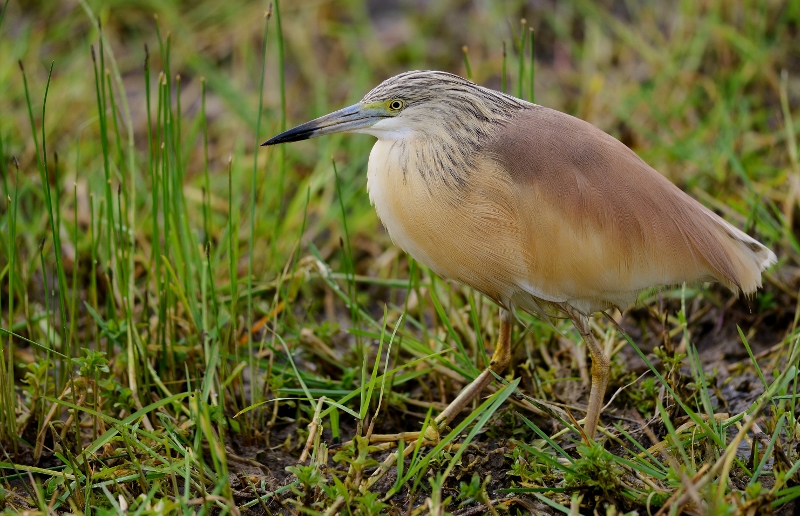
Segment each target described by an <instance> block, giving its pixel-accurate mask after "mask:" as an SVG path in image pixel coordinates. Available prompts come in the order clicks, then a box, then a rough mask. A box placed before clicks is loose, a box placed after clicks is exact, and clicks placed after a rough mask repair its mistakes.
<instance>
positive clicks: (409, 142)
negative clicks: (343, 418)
mask: <svg viewBox="0 0 800 516" xmlns="http://www.w3.org/2000/svg"><path fill="white" fill-rule="evenodd" d="M340 131H352V132H364V133H368V134H372V135H374V136H376V137H378V141H377V142H376V144H375V146H374V147H373V149H372V152H371V154H370V159H369V169H368V172H367V188H368V191H369V195H370V200H371V201H372V203H373V204H374V205H375V209H376V211H377V212H378V215H379V217H380V219H381V221H382V222H383V224H384V225H385V227H386V229H387V230H388V232H389V235H390V236H391V237H392V239H393V240H394V242H395V243H397V244H398V245H399V246H400V247H401V248H403V249H404V250H405V251H407V252H408V253H409V254H411V256H413V257H414V258H415V259H416V260H418V261H419V262H421V263H423V264H424V265H427V266H428V267H430V268H431V269H432V270H433V271H434V272H436V273H437V274H439V275H441V276H444V277H448V278H452V279H455V280H458V281H461V282H463V283H466V284H467V285H470V286H472V287H474V288H475V289H477V290H479V291H480V292H482V293H484V294H485V295H487V296H488V297H490V298H491V299H493V300H494V301H495V302H497V303H498V304H499V305H500V306H501V307H502V309H503V312H502V314H503V317H502V318H501V320H502V321H503V325H504V328H505V327H506V326H507V325H510V324H511V321H512V319H513V318H512V317H511V316H510V314H513V313H514V311H515V310H516V309H517V308H519V309H522V310H525V311H528V312H531V313H539V314H542V315H545V316H548V315H554V314H555V312H563V313H565V314H566V315H568V316H569V317H570V318H571V319H572V320H573V322H575V324H576V326H577V327H578V329H579V331H580V332H581V334H582V336H583V337H584V339H585V340H586V342H587V345H588V346H589V348H590V351H591V353H592V357H593V369H592V374H593V383H592V392H591V394H590V400H589V410H588V412H587V417H586V435H587V436H588V437H594V432H595V426H596V424H597V420H598V418H599V407H600V405H601V404H602V396H603V392H604V391H605V384H606V382H607V379H608V358H607V357H606V356H605V354H604V353H603V351H602V349H600V347H599V346H598V345H597V343H596V342H595V339H594V337H593V335H592V334H591V332H590V331H589V329H588V324H587V320H586V318H587V316H589V315H590V314H592V313H594V312H597V311H601V310H604V309H606V308H609V307H613V306H616V307H620V308H623V309H624V308H626V307H627V306H628V305H630V304H631V303H632V302H634V301H635V300H636V298H637V296H638V295H639V293H641V292H642V291H643V290H645V289H648V288H651V287H657V286H661V285H675V284H680V283H683V282H690V283H694V282H700V281H708V280H716V281H719V282H721V283H723V284H724V285H726V286H727V287H728V288H730V289H731V290H732V291H733V292H734V293H738V292H739V291H742V292H744V293H745V294H749V293H752V292H754V291H755V290H756V289H757V288H758V287H760V286H761V271H762V270H764V269H765V268H766V267H768V266H769V265H771V264H773V263H775V261H776V257H775V255H774V254H773V253H772V251H770V250H769V249H767V248H766V247H764V246H763V245H762V244H760V243H759V242H757V241H756V240H754V239H753V238H751V237H749V236H748V235H746V234H745V233H743V232H742V231H740V230H739V229H737V228H735V227H734V226H732V225H731V224H729V223H728V222H726V221H724V220H723V219H722V218H720V217H719V216H718V215H716V214H714V213H713V212H711V211H710V210H708V209H707V208H705V207H704V206H703V205H701V204H700V203H699V202H697V201H696V200H694V199H692V198H691V197H689V196H688V195H687V194H685V193H684V192H682V191H681V190H680V189H679V188H677V187H676V186H675V185H673V184H672V183H670V182H669V181H668V180H667V179H665V178H664V177H663V176H662V175H661V174H659V173H658V172H656V171H655V170H654V169H653V168H651V167H650V166H648V165H647V164H646V163H645V162H644V161H642V160H641V159H640V158H639V157H638V156H637V155H636V154H635V153H634V152H633V151H631V150H630V149H629V148H628V147H626V146H625V145H623V144H622V143H621V142H619V141H618V140H616V139H615V138H613V137H612V136H610V135H608V134H606V133H605V132H603V131H601V130H600V129H598V128H596V127H594V126H592V125H591V124H589V123H587V122H584V121H582V120H579V119H577V118H574V117H572V116H569V115H566V114H564V113H560V112H558V111H555V110H552V109H548V108H545V107H542V106H538V105H535V104H531V103H528V102H525V101H522V100H520V99H516V98H514V97H511V96H509V95H505V94H503V93H499V92H496V91H493V90H489V89H486V88H482V87H480V86H477V85H475V84H473V83H471V82H469V81H467V80H465V79H463V78H461V77H458V76H455V75H451V74H447V73H443V72H429V71H421V72H407V73H405V74H401V75H398V76H396V77H392V78H391V79H388V80H386V81H384V82H383V83H382V84H380V85H379V86H377V87H376V88H375V89H373V90H372V91H371V92H369V93H368V94H367V95H366V96H365V97H364V99H362V101H361V102H360V103H358V104H356V105H354V106H351V107H350V108H345V109H343V110H340V111H337V112H335V113H332V114H330V115H326V116H325V117H322V118H319V119H317V120H314V121H312V122H308V123H306V124H303V125H301V126H299V127H297V128H295V129H292V130H290V131H287V132H286V133H284V134H281V135H278V136H276V137H274V138H272V139H271V140H269V141H268V142H266V144H267V145H270V144H275V143H282V142H285V141H295V140H299V139H305V138H309V137H312V136H318V135H321V134H328V133H332V132H340ZM501 333H502V334H503V335H506V337H504V339H501V341H500V342H499V343H498V347H497V350H496V351H495V356H494V357H493V362H492V369H494V370H495V371H499V370H502V369H503V368H505V366H506V364H507V363H508V361H509V359H510V350H509V343H508V342H507V340H508V337H507V336H508V335H510V333H509V332H508V331H507V328H505V330H504V331H503V332H501ZM491 378H492V377H491V374H490V373H488V372H485V373H484V374H483V375H481V377H479V378H478V379H477V380H476V381H475V382H474V383H473V384H472V385H471V386H470V387H469V388H467V389H465V392H464V393H462V395H461V396H459V398H458V399H457V400H456V401H455V402H454V403H453V405H451V407H448V409H447V410H445V412H444V413H443V414H442V415H440V417H439V418H438V420H439V421H442V420H444V421H449V420H450V419H451V418H452V417H453V416H454V415H455V414H456V413H457V412H458V411H459V410H460V409H461V408H462V407H463V406H464V404H465V403H466V401H468V398H469V397H471V396H474V395H476V394H477V392H479V391H480V390H481V389H482V388H483V386H485V385H486V384H487V383H488V382H489V381H491ZM465 399H466V401H465Z"/></svg>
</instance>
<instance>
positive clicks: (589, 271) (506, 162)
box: [484, 106, 775, 311]
mask: <svg viewBox="0 0 800 516" xmlns="http://www.w3.org/2000/svg"><path fill="white" fill-rule="evenodd" d="M494 136H495V137H494V138H493V139H492V141H491V142H490V143H489V144H488V145H487V146H486V147H485V149H484V150H485V151H486V152H487V153H488V154H489V155H490V156H492V159H493V160H494V161H496V163H497V164H498V165H500V167H501V168H503V169H505V171H506V172H507V173H508V174H509V175H510V176H511V178H512V180H513V182H514V184H516V185H517V188H516V189H515V190H516V192H517V194H516V195H517V205H518V209H519V212H520V213H519V215H520V217H521V218H522V220H523V223H522V224H521V226H522V227H523V228H524V229H523V231H524V234H523V236H522V238H523V242H522V244H523V248H524V252H525V253H526V258H525V259H526V262H527V269H528V272H529V277H528V278H527V281H528V282H529V285H527V286H525V285H523V287H528V288H527V290H528V291H529V292H531V293H532V294H535V295H541V294H544V297H545V298H551V299H552V300H564V301H568V302H571V304H573V305H574V306H576V307H577V308H579V309H583V310H584V311H594V310H599V309H603V308H605V307H607V306H609V305H616V306H622V307H624V306H626V305H628V304H630V303H631V302H632V301H633V300H635V298H636V296H637V295H638V293H639V292H641V291H642V290H643V289H646V288H648V287H652V286H657V285H671V284H679V283H682V282H684V281H686V282H695V281H703V280H710V279H715V280H717V281H720V282H721V283H723V284H725V285H726V286H728V287H729V288H730V289H731V290H733V291H734V292H737V291H738V290H739V289H741V290H742V291H743V292H745V293H751V292H753V291H754V290H755V289H756V288H758V287H759V286H760V285H761V271H762V270H763V269H764V268H766V267H767V266H769V265H770V264H772V263H774V262H775V255H774V254H773V253H772V251H770V250H769V249H767V248H766V247H764V246H763V245H761V244H760V243H758V242H757V241H755V240H754V239H752V238H750V237H749V236H747V235H746V234H745V233H743V232H742V231H740V230H738V229H736V228H735V227H733V226H732V225H730V224H729V223H727V222H726V221H724V220H723V219H721V218H720V217H719V216H717V215H716V214H714V213H713V212H711V211H710V210H708V209H707V208H705V207H704V206H703V205H701V204H700V203H699V202H697V201H696V200H694V199H692V198H691V197H689V196H688V195H687V194H685V193H684V192H683V191H681V190H680V189H679V188H677V187H676V186H675V185H673V184H672V183H671V182H669V181H668V180H667V179H666V178H664V177H663V176H662V175H661V174H659V173H658V172H656V171H655V170H654V169H653V168H651V167H650V166H649V165H647V164H646V163H645V162H644V161H642V160H641V159H640V158H639V157H638V156H637V155H636V154H635V153H634V152H633V151H631V150H630V149H629V148H628V147H626V146H625V145H624V144H622V143H621V142H619V141H618V140H616V139H615V138H613V137H612V136H610V135H608V134H606V133H605V132H603V131H601V130H600V129H598V128H596V127H594V126H593V125H591V124H589V123H587V122H584V121H582V120H579V119H577V118H574V117H572V116H569V115H566V114H564V113H561V112H558V111H555V110H551V109H548V108H544V107H540V106H534V107H532V108H531V109H529V110H525V111H523V112H522V113H521V114H519V115H517V116H515V117H514V118H513V119H512V120H511V121H510V122H509V123H508V124H506V125H505V126H504V127H503V128H502V129H500V130H499V131H498V132H497V133H495V135H494ZM523 281H524V280H523Z"/></svg>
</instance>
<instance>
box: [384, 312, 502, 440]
mask: <svg viewBox="0 0 800 516" xmlns="http://www.w3.org/2000/svg"><path fill="white" fill-rule="evenodd" d="M513 322H514V315H513V314H512V313H511V312H509V311H508V310H506V309H505V308H501V309H500V337H499V339H498V341H497V347H496V348H495V350H494V354H493V355H492V360H491V362H489V367H487V368H486V369H484V370H483V372H482V373H481V374H480V375H478V377H477V378H475V380H473V381H472V383H470V384H469V385H467V386H466V387H464V389H463V390H462V391H461V392H460V393H459V395H458V396H456V399H454V400H453V401H452V403H450V405H448V406H447V407H446V408H445V409H444V410H443V411H442V412H441V413H440V414H439V415H438V416H436V419H434V421H433V423H432V424H431V425H430V426H428V428H427V430H426V431H425V434H424V435H422V432H403V433H402V434H390V435H373V436H372V437H371V438H370V442H372V443H381V442H395V441H400V440H402V441H416V440H418V439H419V438H421V437H422V438H423V439H424V440H425V441H427V442H429V443H435V442H437V441H438V440H439V429H441V428H444V427H445V426H446V425H447V424H448V423H450V422H451V421H452V420H453V418H455V417H456V416H457V415H458V414H459V413H460V412H461V411H462V410H463V409H464V407H466V406H467V404H469V403H470V402H471V401H472V400H474V399H475V398H477V397H478V396H480V394H481V391H483V389H484V388H485V387H486V386H487V385H489V384H490V383H492V378H493V377H494V375H493V374H492V371H494V372H495V373H496V374H500V373H502V372H503V371H504V370H505V368H506V367H507V366H508V363H509V362H511V324H512V323H513Z"/></svg>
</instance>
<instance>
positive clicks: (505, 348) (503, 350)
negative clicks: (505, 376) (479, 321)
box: [436, 308, 514, 427]
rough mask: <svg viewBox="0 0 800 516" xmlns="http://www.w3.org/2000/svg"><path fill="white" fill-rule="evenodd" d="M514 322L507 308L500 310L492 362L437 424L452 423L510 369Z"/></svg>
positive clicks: (451, 405)
mask: <svg viewBox="0 0 800 516" xmlns="http://www.w3.org/2000/svg"><path fill="white" fill-rule="evenodd" d="M513 322H514V316H513V314H512V313H511V312H509V311H508V310H506V309H505V308H501V309H500V338H499V339H498V341H497V347H496V348H495V350H494V354H493V355H492V361H491V362H489V367H487V368H486V369H485V370H484V371H483V372H482V373H481V374H480V375H478V377H477V378H475V380H473V381H472V383H471V384H469V385H467V386H466V387H464V390H462V391H461V393H460V394H459V395H458V396H457V397H456V399H454V400H453V402H452V403H450V405H448V406H447V408H445V409H444V410H443V411H442V412H441V414H439V415H438V416H437V417H436V424H437V425H438V426H440V427H441V426H442V424H447V423H450V421H452V420H453V418H455V417H456V416H457V415H458V414H459V413H460V412H461V411H462V410H463V409H464V407H466V406H467V404H468V403H469V402H471V401H472V400H474V399H475V398H477V397H478V396H480V394H481V391H483V389H484V388H485V387H486V386H487V385H489V384H490V383H492V378H493V377H494V375H493V374H492V371H494V372H495V373H496V374H501V373H502V372H503V371H505V369H506V367H508V363H509V362H511V325H512V324H513Z"/></svg>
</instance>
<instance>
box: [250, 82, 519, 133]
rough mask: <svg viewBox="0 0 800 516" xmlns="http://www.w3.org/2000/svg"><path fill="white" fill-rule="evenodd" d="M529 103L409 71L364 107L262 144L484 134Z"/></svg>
mask: <svg viewBox="0 0 800 516" xmlns="http://www.w3.org/2000/svg"><path fill="white" fill-rule="evenodd" d="M528 105H529V104H528V103H527V102H524V101H522V100H519V99H516V98H514V97H511V96H509V95H505V94H503V93H500V92H497V91H494V90H490V89H487V88H482V87H480V86H478V85H476V84H475V83H473V82H471V81H468V80H467V79H464V78H462V77H459V76H457V75H453V74H450V73H446V72H437V71H430V70H422V71H413V72H405V73H402V74H400V75H396V76H394V77H391V78H389V79H386V80H385V81H383V82H382V83H381V84H379V85H378V86H376V87H375V88H374V89H372V91H370V92H369V93H367V94H366V95H365V96H364V98H363V99H361V101H359V102H358V103H356V104H353V105H352V106H349V107H346V108H344V109H340V110H338V111H334V112H333V113H330V114H328V115H325V116H322V117H320V118H317V119H315V120H312V121H310V122H306V123H305V124H302V125H299V126H297V127H295V128H293V129H289V130H288V131H286V132H284V133H281V134H279V135H277V136H274V137H272V138H270V139H269V140H267V141H266V142H264V143H263V144H262V145H275V144H278V143H287V142H295V141H300V140H307V139H309V138H314V137H316V136H322V135H325V134H333V133H342V132H352V133H366V134H371V135H373V136H376V137H377V138H380V139H385V140H400V139H404V138H408V137H414V136H423V137H431V136H435V133H437V132H439V133H440V134H442V132H443V133H446V134H450V135H453V134H454V133H457V134H462V135H463V136H464V137H469V136H480V135H481V134H482V133H483V132H485V131H486V129H487V126H490V125H491V123H492V122H495V121H497V120H498V119H501V118H503V117H505V116H508V115H510V114H511V113H513V112H514V111H516V110H518V109H521V108H523V107H525V106H528Z"/></svg>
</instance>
